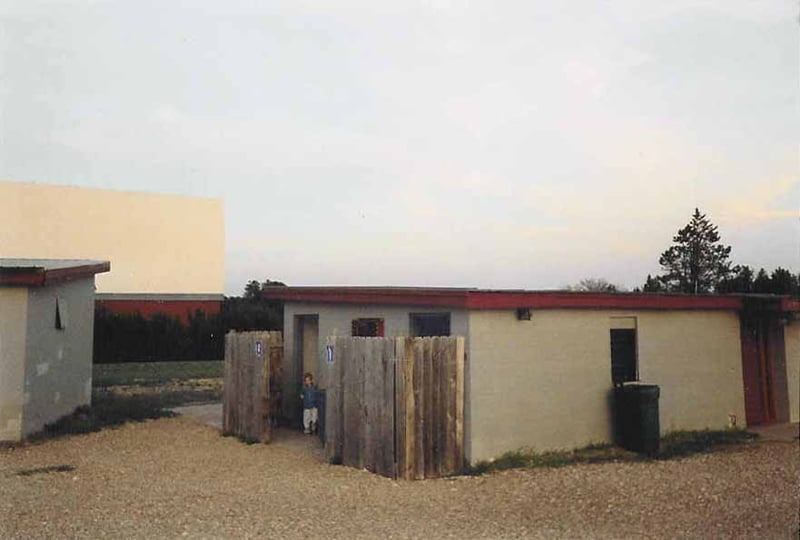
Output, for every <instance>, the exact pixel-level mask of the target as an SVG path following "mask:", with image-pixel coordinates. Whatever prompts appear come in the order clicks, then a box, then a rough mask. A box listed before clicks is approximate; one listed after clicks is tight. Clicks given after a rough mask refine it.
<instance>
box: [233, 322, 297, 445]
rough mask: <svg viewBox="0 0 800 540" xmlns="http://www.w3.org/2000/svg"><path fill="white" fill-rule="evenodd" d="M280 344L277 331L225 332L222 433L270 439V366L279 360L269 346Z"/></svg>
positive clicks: (259, 439) (254, 439) (271, 404)
mask: <svg viewBox="0 0 800 540" xmlns="http://www.w3.org/2000/svg"><path fill="white" fill-rule="evenodd" d="M282 344H283V342H282V336H281V333H280V332H232V331H231V332H228V334H227V335H226V336H225V367H224V377H225V379H224V381H223V401H222V431H223V434H225V435H235V436H237V437H239V438H241V439H243V440H246V441H254V442H255V441H257V442H269V441H270V438H271V431H270V430H271V422H270V414H271V411H272V410H273V408H274V407H273V401H272V399H271V393H270V387H271V386H272V385H271V384H270V382H271V381H270V374H271V371H270V368H271V366H272V365H273V364H278V363H280V360H279V359H278V358H275V356H276V355H277V353H274V352H273V350H274V349H278V348H280V350H281V351H282ZM280 354H282V352H281V353H280Z"/></svg>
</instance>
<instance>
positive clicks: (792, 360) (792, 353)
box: [783, 321, 800, 422]
mask: <svg viewBox="0 0 800 540" xmlns="http://www.w3.org/2000/svg"><path fill="white" fill-rule="evenodd" d="M783 338H784V342H785V344H786V379H787V381H786V382H787V386H788V389H789V421H791V422H800V321H795V322H792V323H791V324H788V325H786V326H785V327H784V334H783Z"/></svg>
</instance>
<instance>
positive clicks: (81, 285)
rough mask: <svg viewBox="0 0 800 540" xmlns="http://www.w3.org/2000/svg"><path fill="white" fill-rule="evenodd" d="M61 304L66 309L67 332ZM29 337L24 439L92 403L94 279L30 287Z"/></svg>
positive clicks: (23, 425) (23, 424)
mask: <svg viewBox="0 0 800 540" xmlns="http://www.w3.org/2000/svg"><path fill="white" fill-rule="evenodd" d="M56 302H58V303H60V304H61V309H62V314H63V313H64V311H63V310H64V307H66V322H67V324H66V328H63V329H58V328H56V325H55V319H56V317H55V314H56ZM27 336H28V340H27V352H26V368H25V382H24V392H25V394H24V409H23V422H22V436H23V437H27V436H28V435H30V434H31V433H35V432H37V431H40V430H41V429H42V428H43V427H44V425H45V424H47V423H49V422H53V421H54V420H57V419H58V418H60V417H61V416H64V415H67V414H70V413H71V412H72V411H74V410H75V408H76V407H78V406H80V405H88V404H89V403H90V402H91V399H92V346H93V337H94V280H93V279H92V278H88V279H80V280H75V281H70V282H67V283H64V284H61V285H55V286H47V287H33V288H31V289H29V293H28V313H27Z"/></svg>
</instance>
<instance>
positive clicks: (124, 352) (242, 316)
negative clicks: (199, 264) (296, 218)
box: [94, 280, 285, 364]
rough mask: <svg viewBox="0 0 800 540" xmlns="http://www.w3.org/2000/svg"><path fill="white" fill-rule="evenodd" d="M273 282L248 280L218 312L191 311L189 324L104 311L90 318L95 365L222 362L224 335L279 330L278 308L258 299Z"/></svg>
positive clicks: (172, 318)
mask: <svg viewBox="0 0 800 540" xmlns="http://www.w3.org/2000/svg"><path fill="white" fill-rule="evenodd" d="M278 286H285V285H284V284H283V283H281V282H278V281H271V280H266V281H264V282H263V283H260V282H258V281H255V280H253V281H250V282H248V283H247V285H246V286H245V290H244V294H243V296H226V297H225V298H224V299H223V301H222V308H221V310H220V313H205V312H204V311H202V310H196V311H195V312H194V313H188V314H187V315H188V323H186V324H184V323H183V322H182V321H181V319H180V318H179V317H177V316H173V315H168V314H162V313H159V314H156V315H154V316H152V317H143V316H142V315H141V314H140V313H134V314H124V313H114V312H112V311H110V310H108V309H106V308H104V307H99V308H97V309H95V314H94V317H95V319H94V363H96V364H105V363H117V362H167V361H174V360H221V359H222V358H223V357H224V356H225V334H226V333H227V332H228V331H229V330H240V331H243V330H282V329H283V304H282V303H281V302H276V301H270V300H265V299H263V298H262V297H261V289H262V288H263V287H278Z"/></svg>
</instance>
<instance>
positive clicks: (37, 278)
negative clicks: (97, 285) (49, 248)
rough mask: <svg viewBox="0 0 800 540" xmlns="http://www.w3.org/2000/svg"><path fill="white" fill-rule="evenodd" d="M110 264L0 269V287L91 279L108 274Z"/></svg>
mask: <svg viewBox="0 0 800 540" xmlns="http://www.w3.org/2000/svg"><path fill="white" fill-rule="evenodd" d="M110 269H111V264H110V263H108V262H102V263H97V264H85V265H81V266H71V267H69V268H54V269H51V270H45V269H44V268H42V267H39V266H33V267H29V268H3V269H0V285H19V286H26V287H37V286H42V285H52V284H56V283H63V282H65V281H69V280H72V279H78V278H84V277H91V276H94V275H95V274H100V273H103V272H108V271H109V270H110Z"/></svg>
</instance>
